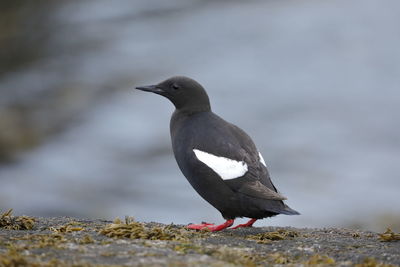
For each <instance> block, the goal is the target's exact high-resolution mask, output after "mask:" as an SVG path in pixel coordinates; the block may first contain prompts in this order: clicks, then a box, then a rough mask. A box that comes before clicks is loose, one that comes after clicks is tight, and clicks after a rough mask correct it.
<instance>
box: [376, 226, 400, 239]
mask: <svg viewBox="0 0 400 267" xmlns="http://www.w3.org/2000/svg"><path fill="white" fill-rule="evenodd" d="M379 239H380V240H381V241H382V242H391V241H400V234H398V233H394V232H393V231H392V229H390V228H388V229H386V231H385V232H384V233H382V234H379Z"/></svg>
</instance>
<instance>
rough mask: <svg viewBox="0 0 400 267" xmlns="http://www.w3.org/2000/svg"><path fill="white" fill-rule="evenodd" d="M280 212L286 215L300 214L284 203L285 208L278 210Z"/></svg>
mask: <svg viewBox="0 0 400 267" xmlns="http://www.w3.org/2000/svg"><path fill="white" fill-rule="evenodd" d="M279 213H280V214H286V215H300V212H298V211H296V210H294V209H292V208H290V207H289V206H287V205H286V204H285V208H284V209H283V210H280V211H279Z"/></svg>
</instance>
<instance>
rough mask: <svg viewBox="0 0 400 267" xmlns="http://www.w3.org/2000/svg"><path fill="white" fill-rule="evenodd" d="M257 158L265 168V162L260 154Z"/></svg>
mask: <svg viewBox="0 0 400 267" xmlns="http://www.w3.org/2000/svg"><path fill="white" fill-rule="evenodd" d="M258 156H259V157H260V162H261V164H262V165H264V166H265V167H267V164H265V160H264V158H263V156H262V155H261V153H260V152H258Z"/></svg>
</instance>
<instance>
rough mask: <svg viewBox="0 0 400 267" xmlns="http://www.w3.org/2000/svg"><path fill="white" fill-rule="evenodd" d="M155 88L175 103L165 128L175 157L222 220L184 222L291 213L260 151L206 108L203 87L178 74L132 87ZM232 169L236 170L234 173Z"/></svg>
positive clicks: (154, 90)
mask: <svg viewBox="0 0 400 267" xmlns="http://www.w3.org/2000/svg"><path fill="white" fill-rule="evenodd" d="M137 89H139V90H143V91H149V92H153V93H156V94H160V95H162V96H164V97H166V98H168V99H169V100H170V101H171V102H172V103H173V104H174V105H175V107H176V110H175V112H174V113H173V115H172V117H171V122H170V132H171V141H172V147H173V151H174V155H175V159H176V161H177V163H178V165H179V168H180V169H181V171H182V173H183V174H184V176H185V177H186V178H187V180H188V181H189V182H190V184H191V185H192V186H193V188H194V189H195V190H196V191H197V192H198V193H199V194H200V195H201V196H202V197H203V198H204V199H205V200H206V201H208V202H209V203H210V204H211V205H212V206H214V207H215V208H216V209H218V210H219V211H220V212H221V214H222V216H223V217H224V218H225V219H226V220H227V222H226V223H225V224H222V225H217V226H215V225H213V224H207V223H203V224H199V225H189V226H188V227H189V228H193V229H203V228H208V229H211V230H214V231H216V230H222V229H224V228H226V227H229V226H231V225H232V224H233V220H234V219H235V218H237V217H248V218H252V220H250V221H249V222H248V223H247V224H243V225H239V227H243V226H251V225H252V224H253V223H254V222H255V221H256V219H262V218H266V217H271V216H275V215H277V214H287V215H295V214H299V213H298V212H297V211H295V210H293V209H291V208H289V207H288V206H287V205H286V204H285V203H284V202H283V200H285V199H286V198H285V197H283V196H282V195H280V194H279V193H278V191H277V189H276V188H275V186H274V185H273V183H272V181H271V179H270V176H269V173H268V170H267V168H266V166H265V163H264V160H263V159H262V156H261V154H260V153H259V151H258V150H257V148H256V146H255V144H254V143H253V141H252V140H251V138H250V137H249V136H248V135H247V134H246V133H245V132H244V131H243V130H241V129H240V128H239V127H237V126H235V125H233V124H231V123H229V122H227V121H225V120H223V119H222V118H220V117H219V116H217V115H216V114H214V113H213V112H212V111H211V106H210V101H209V98H208V95H207V93H206V91H205V90H204V88H203V87H202V86H201V85H200V84H199V83H197V82H196V81H194V80H192V79H190V78H187V77H183V76H177V77H172V78H170V79H167V80H165V81H163V82H161V83H159V84H157V85H152V86H142V87H137ZM236 175H240V176H238V177H235V176H236Z"/></svg>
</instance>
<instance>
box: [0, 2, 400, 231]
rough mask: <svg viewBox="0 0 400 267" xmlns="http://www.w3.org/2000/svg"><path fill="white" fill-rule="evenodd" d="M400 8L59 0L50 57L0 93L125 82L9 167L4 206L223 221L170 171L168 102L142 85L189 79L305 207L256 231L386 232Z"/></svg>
mask: <svg viewBox="0 0 400 267" xmlns="http://www.w3.org/2000/svg"><path fill="white" fill-rule="evenodd" d="M399 7H400V3H399V2H398V1H394V0H386V1H377V0H364V1H361V0H353V1H324V2H321V1H313V0H309V1H308V0H304V1H289V0H288V1H247V2H246V3H241V2H235V1H216V2H208V1H168V3H165V1H118V5H116V4H115V2H113V3H111V2H108V1H105V0H104V1H66V2H62V5H61V4H60V7H59V8H58V9H57V12H56V13H55V14H54V16H53V17H54V19H55V21H56V22H57V23H58V24H57V25H59V27H60V28H59V29H60V31H57V32H55V33H54V34H55V37H54V38H53V39H52V41H51V43H50V44H49V49H50V50H51V49H54V51H53V52H52V56H49V57H47V58H46V59H45V60H43V61H42V62H40V63H37V64H33V65H32V66H30V67H28V68H26V69H24V70H22V71H20V72H14V73H12V74H10V75H8V76H6V78H3V79H2V80H0V85H1V86H6V87H7V88H27V87H30V86H31V85H32V86H33V87H35V86H36V87H37V88H39V89H38V90H40V89H43V88H46V87H47V88H52V86H53V84H56V83H59V82H60V81H61V82H67V81H75V82H76V81H79V82H80V84H86V85H87V84H89V85H90V87H96V86H99V87H100V86H105V85H109V84H112V83H113V82H116V83H119V82H120V81H121V80H122V81H124V82H123V83H121V84H123V85H124V86H122V87H123V88H121V89H120V90H112V92H113V93H112V94H111V95H109V96H108V97H107V98H105V99H102V100H100V101H97V102H96V103H92V102H90V105H91V106H89V107H88V109H87V110H88V111H87V112H86V113H84V114H82V115H81V117H80V120H79V121H78V122H77V123H75V124H73V125H72V126H71V127H69V128H68V129H67V130H66V131H64V132H63V133H62V134H59V135H58V136H56V137H54V138H52V139H51V140H48V141H47V142H46V143H45V144H44V145H42V146H40V147H38V148H36V149H34V150H32V151H30V152H28V153H26V154H25V155H23V156H21V158H20V159H19V161H18V162H17V163H14V164H12V165H8V166H3V167H2V168H1V169H0V180H1V187H0V209H5V208H8V207H12V208H14V209H15V210H16V211H17V213H26V214H31V215H44V216H50V215H74V216H80V217H102V218H110V219H111V218H113V217H115V216H120V217H121V216H124V215H132V216H134V217H136V218H137V219H138V220H146V221H159V222H165V223H169V222H174V223H189V222H198V221H201V220H206V221H216V222H217V221H222V218H221V217H220V215H219V213H218V212H217V211H216V210H214V209H213V208H212V207H211V206H209V205H208V204H207V203H206V202H205V201H203V200H202V199H201V198H200V197H199V196H197V194H196V193H195V192H194V190H193V189H192V188H191V187H190V185H189V184H188V182H186V180H185V178H184V177H183V176H182V174H181V173H180V171H179V170H178V168H177V166H176V163H175V161H174V158H173V155H172V150H171V147H170V140H169V129H168V126H169V117H170V114H171V113H172V112H173V108H172V105H171V104H170V103H168V101H167V100H165V99H162V98H161V97H159V96H156V95H150V94H146V93H143V92H138V91H134V90H132V88H133V87H134V86H135V85H139V84H150V83H156V82H159V81H161V80H162V79H165V78H168V77H169V76H172V75H177V74H180V75H182V74H183V75H187V76H190V77H193V78H194V79H196V80H198V81H199V82H200V83H202V84H203V85H204V86H205V88H206V89H207V90H208V93H209V95H210V98H211V102H212V105H213V109H214V111H215V112H216V113H217V114H219V115H221V116H222V117H224V118H225V119H227V120H228V121H230V122H233V123H235V124H237V125H238V126H240V127H241V128H243V129H245V130H246V131H247V132H248V133H249V134H250V135H251V136H252V137H253V139H254V141H255V142H256V144H257V145H258V147H259V149H260V150H261V152H262V153H263V156H264V158H265V160H266V162H267V165H268V166H269V169H270V172H271V175H272V178H273V181H274V183H275V185H276V186H277V187H278V188H279V189H280V191H281V192H282V193H283V194H284V195H285V196H287V197H288V198H289V201H288V204H289V205H290V206H291V207H293V208H294V209H296V210H298V211H300V212H301V213H302V215H301V216H291V217H290V216H278V217H276V218H273V219H268V220H264V221H262V222H259V223H258V225H268V224H273V225H291V226H302V227H303V226H306V227H314V226H315V227H322V226H352V225H353V226H360V227H364V228H369V229H374V230H380V229H381V228H380V227H383V226H382V225H379V224H378V223H379V220H380V218H381V217H382V216H394V217H396V216H397V217H396V218H400V200H399V188H400V179H399V177H398V173H399V166H400V157H399V156H400V152H399V149H400V125H399V123H398V115H397V114H399V112H400V106H399V103H400V93H399V90H398V86H399V84H400V53H399V49H398V47H400V30H399V29H400V28H399V27H398V25H400V17H399V16H398V12H397V10H398V8H399ZM60 46H61V47H64V50H62V52H60V53H57V49H58V48H59V47H60ZM49 66H51V70H52V72H51V73H48V71H47V70H48V69H49ZM66 66H68V67H67V68H68V72H67V78H66V77H65V76H64V75H63V73H64V72H62V71H61V70H64V69H65V68H66ZM33 72H35V73H37V75H38V76H35V75H34V76H32V73H33ZM44 74H46V75H44ZM44 76H46V78H43V77H44ZM32 77H36V78H32ZM37 77H39V80H40V82H39V84H38V82H35V81H37V80H36V79H37ZM50 80H51V81H52V83H47V82H44V81H50ZM128 85H129V86H128ZM21 91H23V90H22V89H21ZM385 223H386V224H390V223H392V222H388V221H386V222H384V224H385Z"/></svg>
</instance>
